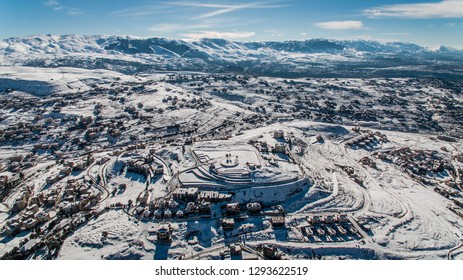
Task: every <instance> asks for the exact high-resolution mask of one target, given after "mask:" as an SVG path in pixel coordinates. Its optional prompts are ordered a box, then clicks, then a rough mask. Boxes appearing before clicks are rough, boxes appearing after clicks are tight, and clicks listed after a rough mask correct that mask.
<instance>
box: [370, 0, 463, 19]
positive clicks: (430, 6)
mask: <svg viewBox="0 0 463 280" xmlns="http://www.w3.org/2000/svg"><path fill="white" fill-rule="evenodd" d="M363 12H364V14H365V15H367V16H368V17H370V18H384V17H396V18H463V0H443V1H440V2H432V3H415V4H398V5H385V6H380V7H375V8H372V9H366V10H364V11H363Z"/></svg>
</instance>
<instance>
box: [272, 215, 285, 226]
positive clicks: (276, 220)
mask: <svg viewBox="0 0 463 280" xmlns="http://www.w3.org/2000/svg"><path fill="white" fill-rule="evenodd" d="M271 223H272V226H273V227H283V226H284V225H285V216H282V215H279V216H273V217H272V218H271Z"/></svg>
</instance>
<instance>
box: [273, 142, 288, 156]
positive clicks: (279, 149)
mask: <svg viewBox="0 0 463 280" xmlns="http://www.w3.org/2000/svg"><path fill="white" fill-rule="evenodd" d="M273 152H274V153H283V154H286V144H285V143H276V144H275V147H274V148H273Z"/></svg>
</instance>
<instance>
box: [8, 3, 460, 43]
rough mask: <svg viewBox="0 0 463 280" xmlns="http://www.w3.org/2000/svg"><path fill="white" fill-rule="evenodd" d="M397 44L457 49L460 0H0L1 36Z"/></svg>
mask: <svg viewBox="0 0 463 280" xmlns="http://www.w3.org/2000/svg"><path fill="white" fill-rule="evenodd" d="M38 34H56V35H61V34H87V35H133V36H138V37H168V38H180V39H198V38H204V37H208V38H224V39H229V40H237V41H284V40H305V39H309V38H330V39H368V40H378V41H401V42H410V43H415V44H419V45H422V46H429V47H437V46H440V45H445V46H448V47H454V48H458V49H463V36H462V34H463V0H407V1H405V0H358V1H354V0H333V1H328V0H286V1H284V0H247V1H242V0H237V1H228V0H226V1H223V0H195V1H188V0H186V1H182V0H179V1H167V0H163V1H156V0H105V1H103V0H0V38H4V39H5V38H10V37H19V36H29V35H38Z"/></svg>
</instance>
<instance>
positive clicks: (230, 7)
mask: <svg viewBox="0 0 463 280" xmlns="http://www.w3.org/2000/svg"><path fill="white" fill-rule="evenodd" d="M166 4H169V5H174V6H185V7H200V8H210V9H215V10H214V11H211V12H208V13H204V14H201V15H199V16H197V17H195V18H194V19H202V18H209V17H214V16H218V15H222V14H227V13H231V12H235V11H238V10H245V9H265V8H281V7H286V5H272V4H271V2H254V3H247V4H212V3H198V2H172V3H169V2H166Z"/></svg>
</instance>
